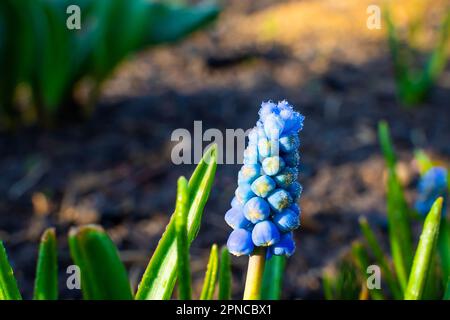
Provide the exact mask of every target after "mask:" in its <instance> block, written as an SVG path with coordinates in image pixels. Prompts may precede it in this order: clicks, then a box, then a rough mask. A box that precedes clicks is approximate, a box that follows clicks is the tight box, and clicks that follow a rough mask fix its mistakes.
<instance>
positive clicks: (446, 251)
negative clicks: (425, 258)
mask: <svg viewBox="0 0 450 320" xmlns="http://www.w3.org/2000/svg"><path fill="white" fill-rule="evenodd" d="M438 251H439V256H440V260H441V266H442V276H443V279H444V280H445V279H447V278H449V277H450V224H449V222H448V220H447V219H445V217H444V218H441V229H440V230H439V237H438ZM444 285H445V283H444Z"/></svg>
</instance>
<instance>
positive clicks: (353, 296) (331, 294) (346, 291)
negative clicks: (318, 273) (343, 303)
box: [322, 258, 361, 300]
mask: <svg viewBox="0 0 450 320" xmlns="http://www.w3.org/2000/svg"><path fill="white" fill-rule="evenodd" d="M357 271H358V270H356V267H355V264H354V263H352V262H351V261H349V259H348V258H345V259H343V260H342V261H340V262H339V265H338V268H337V271H336V273H334V272H331V271H328V270H327V271H325V272H324V274H323V278H322V281H323V289H324V295H325V298H326V299H327V300H357V299H358V297H359V292H360V289H361V287H360V281H359V279H358V275H357Z"/></svg>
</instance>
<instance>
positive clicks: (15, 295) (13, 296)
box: [0, 241, 22, 300]
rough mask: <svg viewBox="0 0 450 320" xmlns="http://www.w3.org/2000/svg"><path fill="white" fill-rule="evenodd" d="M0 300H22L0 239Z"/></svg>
mask: <svg viewBox="0 0 450 320" xmlns="http://www.w3.org/2000/svg"><path fill="white" fill-rule="evenodd" d="M0 300H22V296H21V295H20V292H19V288H18V287H17V282H16V278H15V277H14V272H13V270H12V268H11V265H10V264H9V261H8V256H7V255H6V250H5V247H4V246H3V242H2V241H0Z"/></svg>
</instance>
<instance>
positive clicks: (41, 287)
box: [33, 228, 58, 300]
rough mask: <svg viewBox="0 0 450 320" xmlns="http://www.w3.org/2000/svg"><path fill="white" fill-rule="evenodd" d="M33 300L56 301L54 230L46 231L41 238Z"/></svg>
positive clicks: (56, 281)
mask: <svg viewBox="0 0 450 320" xmlns="http://www.w3.org/2000/svg"><path fill="white" fill-rule="evenodd" d="M33 299H34V300H57V299H58V261H57V253H56V234H55V229H54V228H49V229H47V230H46V231H45V232H44V234H43V235H42V238H41V243H40V245H39V256H38V262H37V267H36V279H35V282H34V296H33Z"/></svg>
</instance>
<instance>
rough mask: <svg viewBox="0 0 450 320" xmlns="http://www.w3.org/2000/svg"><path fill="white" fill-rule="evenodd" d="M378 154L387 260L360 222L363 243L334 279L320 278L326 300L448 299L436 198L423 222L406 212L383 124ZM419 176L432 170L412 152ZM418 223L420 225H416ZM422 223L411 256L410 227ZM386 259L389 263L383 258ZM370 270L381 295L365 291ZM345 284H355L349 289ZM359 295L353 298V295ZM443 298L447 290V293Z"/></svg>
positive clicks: (445, 238) (444, 239)
mask: <svg viewBox="0 0 450 320" xmlns="http://www.w3.org/2000/svg"><path fill="white" fill-rule="evenodd" d="M378 134H379V139H380V144H381V149H382V152H383V155H384V158H385V162H386V166H387V185H386V187H387V190H386V196H387V222H388V223H387V224H388V236H389V244H390V249H391V250H390V254H389V253H387V252H385V251H384V248H383V246H382V245H381V242H380V241H379V239H378V238H377V236H376V233H375V231H374V230H373V229H372V227H371V226H370V224H369V223H368V221H367V219H365V218H361V219H360V227H361V231H362V234H363V237H364V240H365V241H364V242H361V243H360V242H356V243H354V244H353V246H352V250H351V252H350V254H349V256H350V257H347V258H346V259H345V261H343V262H341V264H340V266H339V268H338V271H337V273H336V275H334V276H330V275H329V274H327V273H325V274H324V276H323V288H324V294H325V298H327V299H357V298H358V297H359V299H367V298H368V297H369V296H370V298H371V299H376V300H378V299H442V298H443V297H444V298H446V299H448V293H445V290H446V288H448V285H449V277H448V274H449V272H450V270H448V269H449V267H448V266H449V265H450V264H449V261H448V259H449V257H448V256H449V254H448V253H449V252H450V236H449V234H450V227H449V223H448V218H447V217H446V216H445V215H442V214H441V213H442V198H438V199H436V201H435V203H434V205H433V207H432V208H431V210H430V212H429V213H428V214H427V215H426V217H425V218H423V217H421V216H419V215H418V214H417V213H416V212H414V210H412V209H411V208H410V207H409V206H408V204H407V202H406V200H405V197H404V190H403V186H402V184H401V183H400V180H399V178H398V177H397V173H396V169H395V168H396V162H397V160H396V155H395V151H394V147H393V145H392V142H391V137H390V133H389V127H388V125H387V123H385V122H381V123H380V124H379V128H378ZM416 160H417V163H418V165H419V168H420V171H421V172H424V168H428V167H430V166H432V162H431V160H430V159H429V158H428V157H427V156H426V154H425V153H424V152H422V151H419V152H416ZM422 219H424V221H422ZM417 220H419V221H420V222H421V223H423V228H422V232H421V235H420V238H419V241H418V243H417V245H416V249H415V252H414V245H413V237H412V234H413V229H414V222H417ZM389 256H391V257H392V258H389ZM370 264H375V265H377V266H379V267H380V271H381V275H382V280H383V282H382V284H384V283H385V284H387V287H386V288H385V287H383V285H382V286H381V289H379V290H378V289H372V290H369V289H368V288H367V286H366V281H367V277H368V276H369V274H368V273H367V267H368V266H369V265H370ZM351 279H353V280H351ZM350 280H351V281H355V283H357V284H353V286H351V285H350V283H349V282H350ZM358 290H359V293H358ZM447 292H448V289H447Z"/></svg>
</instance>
